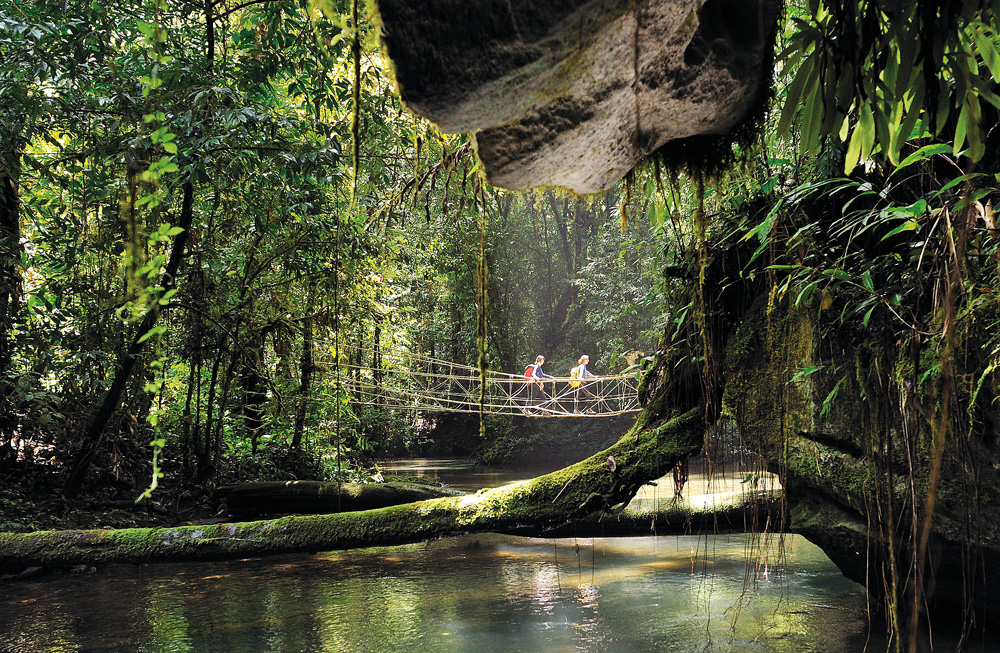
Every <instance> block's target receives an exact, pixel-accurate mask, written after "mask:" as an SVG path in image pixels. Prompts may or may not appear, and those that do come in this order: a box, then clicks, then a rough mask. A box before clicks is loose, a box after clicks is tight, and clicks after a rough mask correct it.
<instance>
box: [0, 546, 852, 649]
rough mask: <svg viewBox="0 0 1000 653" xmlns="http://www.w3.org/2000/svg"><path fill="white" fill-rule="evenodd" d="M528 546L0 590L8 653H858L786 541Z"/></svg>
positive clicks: (832, 591) (848, 594)
mask: <svg viewBox="0 0 1000 653" xmlns="http://www.w3.org/2000/svg"><path fill="white" fill-rule="evenodd" d="M748 542H749V540H748V539H747V537H746V536H743V535H739V536H716V537H709V538H705V537H702V538H698V537H640V538H618V539H597V540H591V539H578V540H573V539H561V540H537V539H526V538H517V537H509V536H499V535H485V536H467V537H460V538H453V539H446V540H439V541H436V542H431V543H428V544H419V545H410V546H403V547H392V548H381V549H364V550H356V551H348V552H336V553H326V554H320V555H315V556H283V557H278V558H270V559H264V560H243V561H235V562H216V563H198V564H161V565H148V566H114V567H107V568H102V569H99V570H96V571H90V572H82V573H75V574H66V575H59V576H50V577H46V578H42V579H39V580H31V581H18V582H8V583H4V584H3V586H2V587H0V590H2V595H0V648H2V650H6V651H24V652H28V651H31V652H35V651H194V652H203V651H226V652H230V651H338V652H340V651H345V652H347V651H378V652H382V651H473V652H475V653H488V652H490V651H498V652H502V653H511V652H513V651H532V652H534V651H557V652H558V651H602V652H603V651H683V652H688V651H702V650H715V651H779V652H781V651H788V652H790V653H791V652H794V653H800V652H802V651H860V650H862V648H863V647H864V641H865V638H864V631H865V627H866V620H865V617H864V616H863V614H862V608H863V605H864V593H863V590H862V588H861V587H859V586H858V585H856V584H854V583H851V582H850V581H847V580H845V579H844V578H843V577H842V576H841V575H840V573H839V572H838V571H837V569H836V568H835V567H834V566H833V565H832V564H831V563H830V561H829V560H828V559H827V558H826V556H825V555H824V554H823V553H822V552H821V551H820V550H819V549H817V548H816V547H815V546H813V545H812V544H809V543H808V542H806V541H805V540H803V539H801V538H799V537H796V536H786V537H785V538H784V540H783V544H784V546H783V548H782V547H780V546H779V542H778V540H777V539H774V540H773V541H771V542H769V546H768V547H766V548H765V549H764V550H759V549H758V551H757V556H756V558H757V560H758V561H759V563H760V564H759V566H757V567H753V566H750V567H748V566H747V564H746V560H747V556H746V552H747V550H748V548H750V549H753V548H755V547H753V546H750V545H749V544H748Z"/></svg>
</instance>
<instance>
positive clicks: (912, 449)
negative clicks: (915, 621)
mask: <svg viewBox="0 0 1000 653" xmlns="http://www.w3.org/2000/svg"><path fill="white" fill-rule="evenodd" d="M789 303H790V302H789V300H788V299H787V298H786V300H785V301H784V302H780V301H779V302H777V304H776V305H774V306H773V307H772V308H771V309H770V310H769V309H768V306H767V298H766V297H764V298H762V299H761V301H759V302H758V303H757V305H756V306H755V307H754V309H753V310H751V311H750V313H749V314H748V315H747V316H745V319H744V320H743V321H742V323H741V324H740V325H739V326H738V327H737V329H736V331H735V332H734V334H733V335H732V336H731V337H730V339H729V344H728V350H727V353H726V385H725V391H724V395H723V410H724V414H725V415H726V416H727V417H729V418H731V419H734V420H735V421H736V422H737V424H738V427H739V429H740V432H741V435H742V437H743V440H744V443H745V445H746V446H749V447H750V448H752V449H754V450H756V451H757V452H758V453H760V454H761V455H762V456H763V457H764V458H765V459H766V460H767V461H768V465H769V467H770V469H771V470H772V471H775V472H778V473H780V474H782V476H783V479H784V481H785V484H786V485H785V487H786V491H787V497H788V503H789V514H788V516H789V526H790V527H791V529H792V530H794V531H797V532H799V533H802V534H803V535H805V536H806V537H808V538H809V539H810V540H812V541H813V542H815V543H816V544H818V545H819V546H820V547H822V548H823V549H824V551H826V553H827V554H828V555H829V556H830V557H831V559H832V560H833V561H834V562H835V563H836V564H837V565H838V566H839V567H840V568H841V570H842V571H843V572H844V573H845V575H847V576H848V577H850V578H853V579H855V580H857V581H858V582H861V583H865V584H866V585H867V586H868V587H869V589H870V591H871V592H872V593H873V594H875V595H877V594H879V593H880V592H881V591H882V590H883V586H882V585H883V580H884V579H885V578H887V576H885V575H884V573H885V572H884V570H883V565H887V564H889V557H888V553H889V548H890V546H892V547H894V548H895V552H896V556H897V561H898V564H899V565H900V574H901V582H905V580H906V574H907V573H908V569H907V565H908V560H909V559H910V556H911V555H912V552H913V549H914V537H913V533H914V528H913V526H914V522H913V518H914V515H916V517H917V519H918V522H917V523H918V524H919V519H920V518H921V517H922V514H923V506H924V502H925V497H926V493H927V486H928V475H929V462H928V461H929V457H930V447H931V442H930V434H929V428H928V423H929V417H930V415H929V412H930V411H933V410H934V408H933V405H931V406H930V407H926V406H918V405H916V395H914V396H913V397H912V398H911V399H910V402H912V403H911V404H909V405H907V407H906V409H905V410H899V406H900V405H901V402H902V401H903V399H902V397H903V395H904V394H905V393H906V387H905V386H906V380H905V379H904V378H901V372H900V370H899V369H886V366H885V364H884V361H885V360H886V358H885V357H882V356H880V355H879V351H878V348H879V344H878V342H877V338H873V337H871V334H855V335H857V336H858V337H857V338H855V339H854V340H853V341H852V340H851V339H850V338H849V337H848V336H845V334H844V332H843V330H831V331H830V332H828V333H827V334H826V335H824V331H823V329H822V328H821V323H822V322H823V321H824V318H826V316H825V315H824V314H823V311H821V310H820V309H819V307H818V306H815V305H813V306H809V307H802V308H795V307H792V306H789ZM829 319H834V318H829ZM890 368H891V366H890ZM925 403H927V402H925ZM893 406H895V407H893ZM904 414H905V418H904ZM988 431H989V429H986V430H980V431H978V432H975V433H973V434H972V435H971V436H969V437H964V438H962V439H961V441H958V440H957V439H956V438H951V439H950V441H949V442H948V444H947V447H946V452H945V459H944V466H943V468H944V471H943V475H942V479H941V485H940V488H939V491H938V495H937V504H936V509H935V513H934V520H933V531H932V539H931V548H930V559H929V570H930V573H931V574H932V579H931V582H929V583H928V584H927V587H928V588H929V590H930V593H929V600H930V604H931V605H932V607H933V606H937V607H938V608H941V609H942V612H944V611H945V610H948V614H952V615H953V616H954V618H956V619H957V618H959V616H960V615H961V610H960V609H959V608H960V607H961V605H962V603H963V600H964V599H966V598H969V599H973V600H974V601H975V603H976V604H977V606H978V607H979V608H980V609H985V610H986V611H987V612H991V613H997V612H1000V606H998V605H997V604H996V602H995V601H990V600H988V599H989V592H990V590H991V588H992V587H994V586H996V583H997V582H1000V539H998V535H1000V512H998V510H997V508H998V506H1000V474H998V471H997V470H998V468H1000V449H998V447H997V443H996V433H990V432H988ZM910 470H912V474H911V471H910ZM914 505H916V509H914ZM890 533H892V536H891V538H890V537H889V534H890ZM890 539H891V542H890ZM904 600H905V599H904ZM936 616H945V615H944V614H941V615H936Z"/></svg>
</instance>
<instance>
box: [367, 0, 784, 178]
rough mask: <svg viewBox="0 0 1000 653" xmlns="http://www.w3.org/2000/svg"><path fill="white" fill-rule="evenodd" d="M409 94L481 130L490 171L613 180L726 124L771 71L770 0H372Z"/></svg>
mask: <svg viewBox="0 0 1000 653" xmlns="http://www.w3.org/2000/svg"><path fill="white" fill-rule="evenodd" d="M378 7H379V12H380V14H381V18H382V22H383V26H384V41H385V45H386V49H387V50H388V53H389V56H390V57H391V59H392V61H393V64H394V65H395V69H396V79H397V81H398V83H399V90H400V94H401V96H402V98H403V100H404V101H405V102H406V104H407V106H409V107H410V109H412V110H413V111H414V112H416V113H418V114H420V115H422V116H424V117H426V118H428V119H430V120H431V121H433V122H435V123H436V124H437V125H438V127H439V128H441V129H442V130H443V131H445V132H472V131H475V132H477V133H476V143H477V148H478V152H479V157H480V159H481V160H482V162H483V166H484V168H485V170H486V174H487V176H488V178H489V181H490V182H491V183H492V184H494V185H497V186H503V187H506V188H512V189H525V188H531V187H536V186H559V187H565V188H569V189H571V190H573V191H575V192H578V193H596V192H599V191H602V190H606V189H607V188H610V187H611V186H612V185H613V184H614V183H615V182H617V181H618V180H619V179H621V178H622V177H623V176H624V175H625V174H626V173H628V172H629V171H630V170H631V169H632V168H633V167H635V165H636V164H638V163H639V162H641V161H642V160H643V159H644V158H646V157H647V156H649V155H650V154H652V153H653V152H655V151H656V150H658V149H660V148H661V147H663V146H664V145H666V144H668V143H669V142H671V141H675V140H679V139H685V138H689V137H692V136H700V135H719V134H725V133H728V132H729V131H730V130H732V129H733V128H734V127H735V126H737V125H738V124H739V123H740V122H741V121H742V120H743V119H744V118H745V117H746V115H747V113H748V111H749V110H750V109H751V107H753V106H754V105H755V103H756V102H757V101H758V100H759V98H760V94H761V93H762V92H763V89H764V88H765V86H766V80H767V76H768V75H769V74H770V61H771V48H772V42H773V33H774V25H775V19H776V16H777V12H778V9H779V4H778V2H777V1H776V0H634V1H631V2H621V1H614V0H590V1H589V2H584V1H582V0H549V1H546V2H541V1H537V0H535V1H532V0H520V1H518V0H378Z"/></svg>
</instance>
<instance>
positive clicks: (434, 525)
mask: <svg viewBox="0 0 1000 653" xmlns="http://www.w3.org/2000/svg"><path fill="white" fill-rule="evenodd" d="M657 408H658V407H656V406H654V407H653V409H654V411H655V412H654V413H653V414H657V413H658V412H659V411H658V410H656V409H657ZM702 412H703V409H702V408H700V407H699V408H694V409H692V410H690V411H688V412H687V413H685V414H684V415H682V416H680V417H676V418H674V419H671V420H670V421H667V422H666V423H663V421H661V420H655V421H654V420H650V419H649V415H650V413H643V414H642V415H641V416H640V417H639V419H638V421H637V423H636V426H635V427H633V429H632V430H631V431H630V432H629V433H627V434H626V435H625V436H624V437H622V439H621V440H619V441H618V442H617V443H616V444H615V445H614V446H612V447H611V448H609V449H607V450H605V451H602V452H601V453H598V454H595V455H594V456H591V457H590V458H588V459H587V460H584V461H582V462H579V463H577V464H575V465H571V466H569V467H566V468H564V469H562V470H559V471H556V472H553V473H551V474H546V475H544V476H539V477H537V478H534V479H531V480H528V481H522V482H519V483H513V484H511V485H505V486H503V487H499V488H494V489H492V490H483V491H480V492H478V493H476V494H471V495H466V496H461V497H445V498H440V499H431V500H428V501H420V502H416V503H409V504H403V505H398V506H391V507H388V508H380V509H377V510H366V511H363V512H349V513H337V514H331V515H310V516H291V517H283V518H281V519H276V520H272V521H257V522H246V523H241V524H214V525H206V526H182V527H177V528H153V529H126V530H120V531H108V530H92V531H55V532H52V531H50V532H44V531H43V532H38V533H26V534H0V569H12V568H23V567H26V566H32V565H68V564H81V563H86V564H99V563H110V562H151V561H169V560H208V559H222V558H236V557H245V556H253V555H271V554H278V553H292V552H310V551H325V550H333V549H346V548H353V547H362V546H375V545H392V544H403V543H406V542H414V541H418V540H424V539H428V538H433V537H442V536H446V535H453V534H460V533H469V532H481V531H494V532H501V533H515V534H545V533H551V532H556V529H559V528H561V527H564V526H565V525H566V524H568V523H571V522H574V521H577V520H582V519H585V518H587V517H589V516H593V515H597V514H599V513H605V512H608V511H612V512H614V511H617V510H620V507H622V506H624V505H626V504H627V503H628V501H629V500H630V499H631V498H632V497H633V496H634V495H635V493H636V492H637V491H638V489H639V488H640V487H641V486H642V485H644V484H646V483H647V482H648V481H649V480H651V479H654V478H659V477H660V476H662V475H664V474H665V473H666V472H668V471H669V470H670V469H672V468H673V467H674V465H675V464H676V463H677V461H678V460H682V459H684V458H687V457H688V456H691V455H694V454H695V453H697V452H698V451H699V450H700V449H701V445H702V441H703V437H704V431H705V427H704V423H703V421H702ZM682 514H686V511H684V510H683V509H678V515H677V519H676V521H675V523H677V522H685V523H686V521H685V520H683V519H682ZM647 523H648V522H647ZM577 534H579V532H577Z"/></svg>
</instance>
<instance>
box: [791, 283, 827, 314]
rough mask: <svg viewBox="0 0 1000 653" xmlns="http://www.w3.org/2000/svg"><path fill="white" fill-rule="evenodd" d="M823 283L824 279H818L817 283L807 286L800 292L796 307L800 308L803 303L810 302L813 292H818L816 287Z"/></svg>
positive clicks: (796, 299)
mask: <svg viewBox="0 0 1000 653" xmlns="http://www.w3.org/2000/svg"><path fill="white" fill-rule="evenodd" d="M822 281H823V280H822V279H816V280H815V281H813V282H811V283H808V284H806V287H805V288H803V289H802V290H801V291H800V292H799V296H798V297H796V298H795V307H796V308H798V307H799V306H801V305H802V303H803V302H807V301H809V298H810V297H811V296H812V293H813V291H814V290H816V286H818V285H819V284H820V283H821V282H822Z"/></svg>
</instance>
